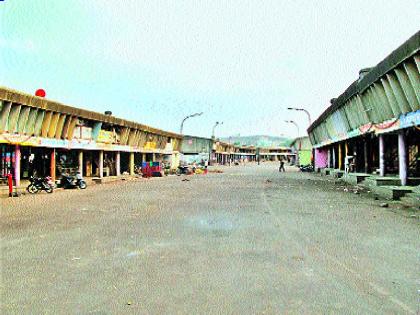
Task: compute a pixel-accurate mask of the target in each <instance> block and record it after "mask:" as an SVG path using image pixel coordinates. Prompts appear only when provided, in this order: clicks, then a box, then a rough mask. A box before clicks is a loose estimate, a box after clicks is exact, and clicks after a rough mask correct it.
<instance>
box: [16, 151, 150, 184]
mask: <svg viewBox="0 0 420 315" xmlns="http://www.w3.org/2000/svg"><path fill="white" fill-rule="evenodd" d="M55 155H56V150H55V149H52V151H51V159H50V162H51V164H50V170H51V177H52V179H53V181H55V179H56V163H55ZM155 159H156V155H155V153H153V161H155ZM142 161H146V153H142ZM20 162H21V152H20V146H19V145H16V146H15V164H14V174H13V175H14V178H15V185H16V186H20ZM78 165H79V172H80V174H81V175H82V176H83V151H82V150H80V151H79V155H78ZM115 169H116V175H117V176H120V175H121V153H120V152H119V151H117V152H116V156H115ZM129 172H130V175H134V152H130V159H129ZM103 176H104V151H99V177H100V178H103Z"/></svg>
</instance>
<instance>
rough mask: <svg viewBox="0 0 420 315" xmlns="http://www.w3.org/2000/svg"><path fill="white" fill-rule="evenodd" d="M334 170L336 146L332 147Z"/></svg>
mask: <svg viewBox="0 0 420 315" xmlns="http://www.w3.org/2000/svg"><path fill="white" fill-rule="evenodd" d="M332 168H335V146H334V145H333V147H332Z"/></svg>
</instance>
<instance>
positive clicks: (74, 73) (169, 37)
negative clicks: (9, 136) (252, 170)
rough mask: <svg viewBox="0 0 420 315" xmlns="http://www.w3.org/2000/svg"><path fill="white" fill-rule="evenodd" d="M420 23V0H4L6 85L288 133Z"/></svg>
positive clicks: (175, 126) (134, 111)
mask: <svg viewBox="0 0 420 315" xmlns="http://www.w3.org/2000/svg"><path fill="white" fill-rule="evenodd" d="M419 29H420V1H419V0H383V1H367V0H363V1H361V0H357V1H354V0H352V1H350V0H349V1H339V0H334V1H333V0H331V1H282V0H278V1H257V0H255V1H215V0H212V1H156V0H154V1H139V0H132V1H129V0H126V1H123V0H120V1H105V0H96V1H95V0H89V1H86V0H72V1H61V0H60V1H58V0H57V1H51V0H31V1H25V0H21V1H18V0H5V1H4V2H0V57H1V58H0V85H3V86H7V87H10V88H14V89H17V90H22V91H24V92H28V93H31V94H32V93H34V91H35V90H36V89H37V88H44V89H45V90H46V92H47V98H49V99H52V100H56V101H59V102H62V103H65V104H68V105H72V106H76V107H82V108H86V109H90V110H94V111H100V112H103V111H105V110H111V111H112V112H113V114H114V115H115V116H118V117H122V118H126V119H130V120H134V121H137V122H140V123H144V124H148V125H151V126H154V127H157V128H161V129H165V130H171V131H176V132H178V131H179V126H180V122H181V120H182V118H183V117H184V116H185V115H188V114H191V113H194V112H197V111H198V112H200V111H203V112H204V114H203V115H202V116H201V117H198V118H193V119H190V120H188V121H187V122H186V123H185V127H184V133H187V134H193V135H199V136H207V137H208V136H210V135H211V129H212V126H213V124H214V123H215V121H223V122H224V124H223V125H221V126H219V127H217V129H216V136H229V135H237V134H241V135H255V134H267V135H281V134H285V135H289V136H295V135H296V130H295V127H293V126H290V125H288V124H286V123H285V122H284V120H285V119H293V120H295V121H297V122H298V123H299V124H300V126H301V133H302V132H303V131H304V129H306V127H307V119H306V117H305V116H304V115H303V113H297V112H289V111H287V110H286V108H287V107H289V106H303V107H305V108H307V109H308V110H309V111H310V112H311V113H312V116H313V119H315V118H316V117H318V116H319V115H320V114H321V113H322V111H323V110H325V108H326V107H327V106H328V105H329V100H330V99H331V98H333V97H337V96H338V95H339V94H341V93H342V92H343V91H344V90H345V89H346V88H347V87H348V85H350V84H351V83H352V82H353V81H354V80H355V79H356V78H357V77H358V71H359V69H361V68H364V67H367V66H373V65H376V64H377V63H378V62H380V61H381V60H382V59H383V58H385V57H386V56H387V55H388V54H389V53H391V52H392V51H393V50H394V49H396V48H397V47H398V46H399V45H401V44H402V43H403V42H404V41H405V40H407V39H408V38H409V37H410V36H412V35H413V34H414V33H415V32H417V31H418V30H419Z"/></svg>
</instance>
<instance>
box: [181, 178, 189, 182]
mask: <svg viewBox="0 0 420 315" xmlns="http://www.w3.org/2000/svg"><path fill="white" fill-rule="evenodd" d="M182 181H183V182H189V181H190V180H189V179H188V178H184V179H183V180H182Z"/></svg>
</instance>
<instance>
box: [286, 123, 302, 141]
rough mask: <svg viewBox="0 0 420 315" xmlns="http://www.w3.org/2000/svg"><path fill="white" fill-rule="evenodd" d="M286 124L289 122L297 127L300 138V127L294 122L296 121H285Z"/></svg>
mask: <svg viewBox="0 0 420 315" xmlns="http://www.w3.org/2000/svg"><path fill="white" fill-rule="evenodd" d="M285 122H287V123H288V124H293V125H295V126H296V128H297V132H298V138H299V135H300V132H299V125H298V124H297V123H296V122H295V121H294V120H285Z"/></svg>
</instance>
